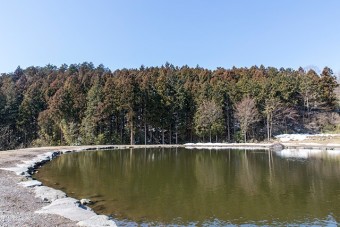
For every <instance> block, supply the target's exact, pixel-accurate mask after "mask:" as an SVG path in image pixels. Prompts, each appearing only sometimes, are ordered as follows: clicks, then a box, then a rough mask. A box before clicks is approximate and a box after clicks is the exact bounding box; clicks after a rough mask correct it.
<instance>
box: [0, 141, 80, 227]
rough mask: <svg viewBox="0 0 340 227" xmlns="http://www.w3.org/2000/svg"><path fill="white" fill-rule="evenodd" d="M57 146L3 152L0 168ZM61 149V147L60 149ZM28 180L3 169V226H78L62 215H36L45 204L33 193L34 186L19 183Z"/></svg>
mask: <svg viewBox="0 0 340 227" xmlns="http://www.w3.org/2000/svg"><path fill="white" fill-rule="evenodd" d="M52 149H53V150H56V148H35V149H22V150H14V151H0V168H4V167H13V166H15V165H16V164H18V163H20V161H25V160H30V159H33V158H34V157H35V156H36V155H38V154H42V153H45V152H46V151H48V150H52ZM61 149H62V148H61ZM23 180H25V177H23V176H17V175H16V174H15V173H14V172H11V171H5V170H0V195H1V196H0V226H9V227H12V226H75V225H76V222H74V221H71V220H69V219H66V218H64V217H61V216H59V215H50V214H36V213H34V212H35V211H36V210H39V209H41V208H42V207H44V206H46V203H44V202H42V201H41V199H37V198H35V196H34V189H33V188H24V187H22V186H20V185H18V182H21V181H23Z"/></svg>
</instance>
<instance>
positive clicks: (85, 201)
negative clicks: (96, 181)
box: [80, 199, 92, 205]
mask: <svg viewBox="0 0 340 227" xmlns="http://www.w3.org/2000/svg"><path fill="white" fill-rule="evenodd" d="M80 203H81V204H82V205H86V204H91V203H92V201H91V200H89V199H81V200H80Z"/></svg>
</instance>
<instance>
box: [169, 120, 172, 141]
mask: <svg viewBox="0 0 340 227" xmlns="http://www.w3.org/2000/svg"><path fill="white" fill-rule="evenodd" d="M169 134H170V135H169V144H171V136H172V135H171V124H170V130H169Z"/></svg>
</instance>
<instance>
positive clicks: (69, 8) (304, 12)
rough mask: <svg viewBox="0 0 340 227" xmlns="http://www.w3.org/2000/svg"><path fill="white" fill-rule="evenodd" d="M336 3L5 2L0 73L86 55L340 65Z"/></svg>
mask: <svg viewBox="0 0 340 227" xmlns="http://www.w3.org/2000/svg"><path fill="white" fill-rule="evenodd" d="M339 10H340V1H339V0H327V1H325V0H280V1H279V0H256V1H255V0H233V1H232V0H209V1H208V0H205V1H204V0H171V1H170V0H134V1H132V0H121V1H114V0H111V1H109V0H98V1H94V0H92V1H87V0H53V1H52V0H33V1H25V0H7V1H5V0H0V72H12V71H14V70H15V69H16V67H17V66H18V65H20V66H21V67H22V68H26V67H28V66H31V65H35V66H45V65H46V64H49V63H51V64H53V65H56V66H60V65H61V64H63V63H66V64H72V63H82V62H84V61H88V62H93V63H94V64H95V65H98V64H101V63H102V64H104V65H105V66H106V67H109V68H110V69H113V70H114V69H117V68H124V67H125V68H139V67H140V66H141V65H142V64H144V65H145V66H160V65H162V64H164V63H165V62H170V63H172V64H174V65H178V66H182V65H185V64H187V65H189V66H196V65H197V64H198V65H200V66H202V67H205V68H209V69H215V68H216V67H225V68H230V67H232V66H237V67H243V66H244V67H250V66H252V65H261V64H263V65H265V66H274V67H291V68H294V69H296V68H298V67H299V66H302V67H305V66H309V65H313V66H316V67H318V68H320V69H322V68H323V67H324V66H329V67H331V68H332V69H333V71H334V72H335V73H338V72H339V71H340V13H339Z"/></svg>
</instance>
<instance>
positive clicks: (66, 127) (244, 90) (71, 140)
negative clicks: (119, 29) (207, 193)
mask: <svg viewBox="0 0 340 227" xmlns="http://www.w3.org/2000/svg"><path fill="white" fill-rule="evenodd" d="M337 85H338V84H337V82H336V78H335V76H334V75H333V72H332V70H331V69H330V68H327V67H326V68H324V69H323V71H322V73H321V74H320V75H318V74H317V73H316V72H315V71H313V70H309V71H305V70H303V69H302V68H300V69H298V70H293V69H290V68H287V69H284V68H280V69H277V68H273V67H268V68H266V67H264V66H260V67H257V66H253V67H251V68H235V67H234V68H232V69H224V68H217V69H216V70H208V69H204V68H200V67H196V68H191V67H188V66H183V67H175V66H173V65H171V64H168V63H166V64H165V65H164V66H162V67H144V66H141V67H140V68H139V69H122V70H116V71H114V72H112V71H111V70H109V69H107V68H105V67H104V66H103V65H99V66H98V67H95V66H94V65H93V64H92V63H86V62H85V63H82V64H72V65H69V66H67V65H62V66H60V67H56V66H53V65H47V66H45V67H28V68H26V69H21V68H20V67H18V68H17V69H16V70H15V71H14V72H13V73H8V74H2V75H1V77H0V149H11V148H16V147H27V146H39V145H76V144H127V143H136V144H145V143H146V144H161V143H166V144H170V143H184V142H199V141H205V142H208V141H213V142H215V141H219V142H222V141H225V142H232V141H244V140H247V139H248V140H257V141H259V140H264V139H270V138H271V137H272V135H275V134H278V133H292V132H320V131H326V130H335V129H336V126H337V124H338V118H339V117H338V113H337V107H338V105H337V99H336V95H335V92H334V89H335V88H336V87H337Z"/></svg>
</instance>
